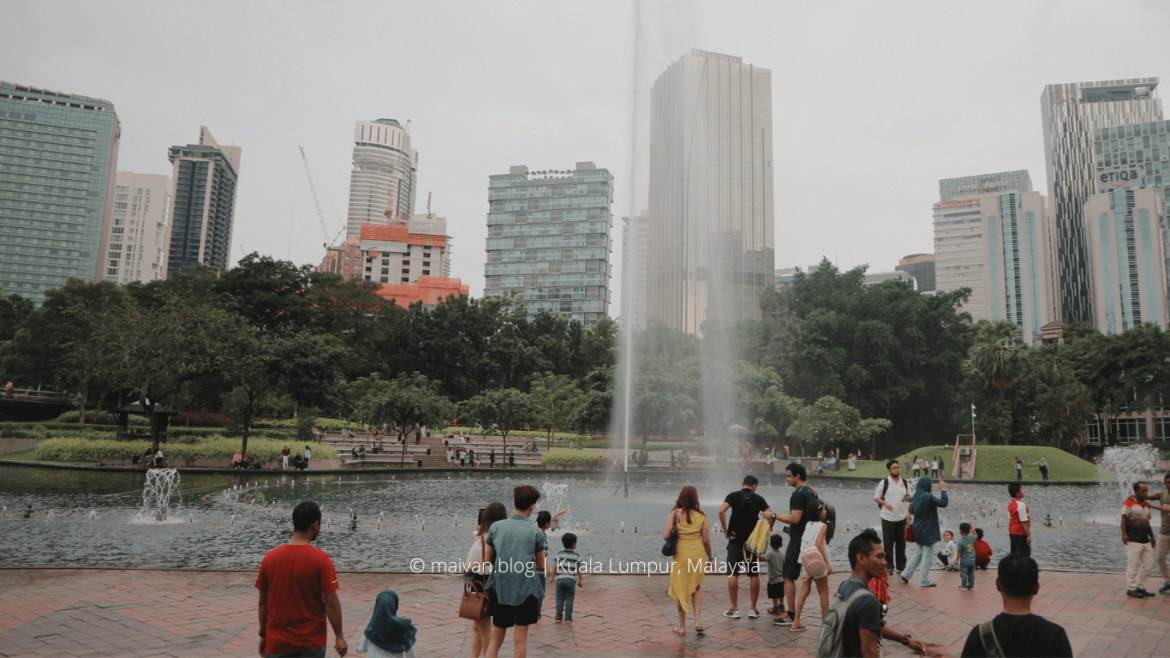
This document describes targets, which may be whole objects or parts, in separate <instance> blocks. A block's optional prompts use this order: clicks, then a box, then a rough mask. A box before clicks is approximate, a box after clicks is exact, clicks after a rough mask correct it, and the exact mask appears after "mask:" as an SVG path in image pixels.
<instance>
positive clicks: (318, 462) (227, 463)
mask: <svg viewBox="0 0 1170 658" xmlns="http://www.w3.org/2000/svg"><path fill="white" fill-rule="evenodd" d="M166 453H167V451H166V448H165V446H164V448H163V454H164V455H166ZM131 461H132V460H130V459H111V460H109V463H110V464H114V465H117V466H132V465H133V464H132V463H131ZM166 465H167V466H172V467H179V468H231V467H232V460H231V458H230V457H225V458H223V459H212V458H203V459H192V460H188V461H183V460H180V461H178V462H174V461H171V460H169V459H168V460H167V464H166ZM260 465H261V469H262V470H265V471H268V470H273V469H275V470H280V460H279V459H273V460H271V461H266V462H261V464H260ZM288 468H289V470H290V471H291V470H293V462H292V460H291V459H290V460H289V464H288ZM335 468H338V464H337V460H336V459H310V460H309V469H308V470H310V471H329V470H333V469H335Z"/></svg>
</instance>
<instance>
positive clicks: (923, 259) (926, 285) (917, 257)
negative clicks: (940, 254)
mask: <svg viewBox="0 0 1170 658" xmlns="http://www.w3.org/2000/svg"><path fill="white" fill-rule="evenodd" d="M894 271H896V272H906V273H907V274H909V275H910V276H912V277H914V282H915V286H916V287H915V290H917V291H918V292H934V285H935V284H934V254H910V255H909V256H903V257H902V258H901V259H900V260H899V261H898V264H897V265H896V266H894Z"/></svg>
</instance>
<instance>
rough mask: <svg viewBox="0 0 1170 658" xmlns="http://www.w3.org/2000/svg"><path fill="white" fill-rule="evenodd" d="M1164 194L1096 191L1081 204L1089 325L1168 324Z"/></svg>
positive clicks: (1113, 328)
mask: <svg viewBox="0 0 1170 658" xmlns="http://www.w3.org/2000/svg"><path fill="white" fill-rule="evenodd" d="M1162 209H1163V205H1162V196H1161V194H1160V193H1159V191H1158V190H1154V189H1148V188H1147V189H1117V190H1110V191H1108V192H1103V193H1101V194H1094V195H1093V196H1091V197H1089V200H1088V202H1087V203H1086V204H1085V208H1084V218H1085V233H1086V236H1087V238H1088V239H1087V243H1088V247H1089V258H1088V266H1089V272H1090V274H1091V281H1092V285H1091V286H1090V289H1091V295H1092V297H1091V298H1092V301H1093V324H1094V325H1095V326H1096V327H1097V329H1098V330H1100V331H1101V333H1104V334H1119V333H1121V332H1123V331H1127V330H1129V329H1134V328H1136V327H1140V326H1141V325H1142V324H1143V323H1146V322H1152V323H1154V324H1157V325H1160V326H1161V327H1162V328H1163V329H1166V328H1167V314H1166V254H1165V241H1164V240H1163V238H1162V236H1161V235H1160V233H1161V231H1162V218H1163V210H1162Z"/></svg>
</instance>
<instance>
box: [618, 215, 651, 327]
mask: <svg viewBox="0 0 1170 658" xmlns="http://www.w3.org/2000/svg"><path fill="white" fill-rule="evenodd" d="M622 221H623V222H625V226H623V227H622V324H623V325H626V326H628V327H630V328H632V329H645V328H646V267H647V259H648V258H649V254H648V251H647V250H648V249H649V244H650V242H649V240H650V218H649V217H647V216H646V215H638V216H637V217H622Z"/></svg>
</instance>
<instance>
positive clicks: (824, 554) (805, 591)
mask: <svg viewBox="0 0 1170 658" xmlns="http://www.w3.org/2000/svg"><path fill="white" fill-rule="evenodd" d="M806 511H808V512H809V517H810V518H813V519H816V521H809V523H808V525H807V526H806V527H805V529H804V534H803V535H801V538H800V553H799V554H798V555H797V562H798V563H800V576H801V578H800V582H801V585H800V596H799V597H797V599H796V614H795V615H794V616H793V617H792V626H790V627H789V629H788V630H790V631H792V632H793V633H796V632H799V631H807V630H808V626H805V625H804V624H802V623H800V611H801V610H802V609H804V601H805V599H807V598H808V595H809V594H810V593H811V592H812V585H813V583H816V585H817V594H819V595H820V597H821V619H824V618H825V613H827V612H828V611H829V575H830V574H832V573H833V567H832V565H831V564H829V550H828V548H826V547H825V538H826V537H827V536H828V531H829V526H828V525H826V524H825V514H826V513H827V512H826V509H825V504H824V503H820V502H819V501H818V507H817V508H816V509H815V510H806ZM817 553H819V554H820V555H819V556H818V555H817Z"/></svg>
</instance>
